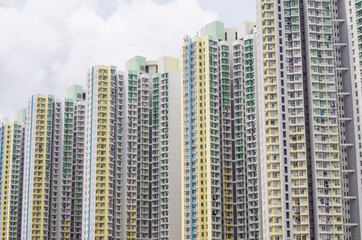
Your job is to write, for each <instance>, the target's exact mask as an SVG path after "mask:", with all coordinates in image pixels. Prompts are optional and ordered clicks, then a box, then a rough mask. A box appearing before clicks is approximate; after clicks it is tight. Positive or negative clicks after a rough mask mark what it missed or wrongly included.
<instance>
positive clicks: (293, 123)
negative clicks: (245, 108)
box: [257, 0, 360, 239]
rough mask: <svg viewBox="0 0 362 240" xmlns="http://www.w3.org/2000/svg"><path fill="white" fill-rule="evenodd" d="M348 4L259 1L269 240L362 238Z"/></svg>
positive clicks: (263, 160) (263, 162) (264, 182)
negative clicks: (358, 219)
mask: <svg viewBox="0 0 362 240" xmlns="http://www.w3.org/2000/svg"><path fill="white" fill-rule="evenodd" d="M345 4H347V1H334V0H331V1H279V0H278V1H276V0H275V1H274V0H263V1H257V19H258V22H257V26H258V33H259V38H258V45H257V48H258V49H257V51H258V53H259V54H258V56H257V57H258V61H259V62H260V64H259V66H260V67H261V69H260V71H259V73H260V74H259V76H258V82H259V86H260V87H259V88H258V94H259V96H258V99H260V100H261V101H260V108H261V110H262V114H260V116H261V119H260V121H259V123H260V143H261V145H260V151H261V156H260V157H261V166H263V168H262V169H261V170H262V172H263V173H265V174H264V175H263V177H262V178H261V182H262V184H261V185H262V194H263V199H266V200H265V201H263V204H262V206H261V210H262V211H263V214H262V217H263V219H262V222H263V231H262V232H263V238H267V239H284V238H286V239H350V238H351V237H352V239H359V238H360V233H358V235H355V234H357V231H355V230H353V229H354V228H358V226H356V224H355V223H354V222H353V221H355V220H353V217H352V218H351V216H353V215H354V214H355V213H352V214H350V212H353V211H354V210H353V209H350V210H348V209H349V206H351V207H352V204H353V203H355V201H356V200H357V199H356V195H355V194H356V191H355V190H356V188H357V186H352V187H351V184H353V183H355V181H356V178H355V175H354V174H355V171H354V170H353V168H354V167H355V166H356V150H355V148H356V144H355V136H354V135H355V131H354V129H355V128H356V127H357V123H356V125H353V124H354V123H353V122H354V121H351V120H352V119H354V118H355V117H354V115H355V110H354V109H353V107H352V106H353V105H354V102H353V99H354V98H355V97H354V95H355V93H354V88H355V85H354V81H352V78H351V77H352V76H353V75H352V73H351V70H352V68H351V66H350V54H349V50H348V47H349V43H348V34H347V32H348V28H347V25H346V24H345V20H346V11H345ZM351 163H352V164H351ZM351 178H354V182H349V179H351ZM349 187H350V188H349ZM351 189H353V191H352V190H351ZM359 191H360V190H359ZM357 201H358V200H357ZM350 204H351V205H350ZM354 206H358V204H354ZM346 209H347V210H346ZM359 211H360V210H359ZM355 216H356V215H355ZM351 220H352V222H351ZM351 234H352V235H351Z"/></svg>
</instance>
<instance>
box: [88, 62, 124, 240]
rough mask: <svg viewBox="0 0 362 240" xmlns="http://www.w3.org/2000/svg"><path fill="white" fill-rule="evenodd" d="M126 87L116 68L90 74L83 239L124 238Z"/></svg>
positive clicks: (111, 67)
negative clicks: (123, 175) (122, 183)
mask: <svg viewBox="0 0 362 240" xmlns="http://www.w3.org/2000/svg"><path fill="white" fill-rule="evenodd" d="M122 83H123V81H122V76H121V75H119V74H118V73H117V72H116V67H114V66H103V65H99V66H94V67H92V68H91V69H90V70H89V71H88V79H87V88H86V118H85V139H84V141H85V143H84V144H85V148H84V151H85V153H84V154H85V155H84V164H83V171H84V175H83V206H82V208H83V209H82V239H109V238H114V239H116V238H120V234H121V226H120V223H121V177H122V175H121V170H122V169H121V167H122V165H121V163H122V158H121V157H120V154H121V151H122V138H121V131H122V129H121V126H122V124H121V123H122V111H123V105H122V87H123V86H122Z"/></svg>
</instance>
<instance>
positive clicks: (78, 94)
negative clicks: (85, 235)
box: [64, 85, 85, 239]
mask: <svg viewBox="0 0 362 240" xmlns="http://www.w3.org/2000/svg"><path fill="white" fill-rule="evenodd" d="M67 99H68V101H69V100H70V99H72V100H71V102H73V104H74V105H73V108H74V109H73V113H72V114H71V113H68V114H69V115H70V116H71V115H73V118H69V120H68V121H69V122H71V121H73V122H72V124H73V131H72V137H73V140H72V152H69V151H68V152H69V153H70V156H71V159H72V163H71V167H72V178H71V184H72V185H71V207H70V239H81V234H82V206H83V164H84V138H85V134H84V132H85V92H84V90H83V87H81V86H78V85H74V86H72V87H70V88H68V94H67ZM70 116H68V117H70ZM64 124H66V123H64ZM70 132H71V130H68V138H70ZM64 133H65V131H64ZM69 147H70V146H68V148H69ZM68 165H69V163H68ZM68 169H69V168H68ZM68 211H69V210H68Z"/></svg>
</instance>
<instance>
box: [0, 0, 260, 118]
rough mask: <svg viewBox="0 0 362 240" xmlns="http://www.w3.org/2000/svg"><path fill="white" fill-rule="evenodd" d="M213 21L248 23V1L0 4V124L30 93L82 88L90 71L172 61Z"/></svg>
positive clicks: (34, 0) (2, 0)
mask: <svg viewBox="0 0 362 240" xmlns="http://www.w3.org/2000/svg"><path fill="white" fill-rule="evenodd" d="M213 20H219V21H222V22H224V23H225V26H226V27H232V26H236V24H237V23H238V22H240V21H242V20H252V21H255V0H0V120H1V119H3V118H5V117H10V120H11V119H12V118H13V117H14V115H15V112H16V111H17V110H18V109H21V108H24V107H26V105H27V101H28V98H29V97H30V96H31V95H32V94H37V93H43V94H53V95H55V97H56V98H63V97H64V95H65V91H66V89H67V87H68V86H71V85H73V84H80V85H83V86H84V85H85V76H86V71H87V69H88V67H90V66H92V65H94V64H107V65H108V64H112V65H116V66H117V67H118V68H120V69H121V70H124V66H125V62H126V61H127V59H129V58H131V57H133V56H135V55H142V56H145V57H146V58H147V59H156V58H157V57H159V56H163V55H168V56H175V57H179V55H180V46H181V44H182V39H183V37H184V36H185V35H186V34H188V35H191V36H193V35H195V34H196V32H197V31H198V30H199V29H200V27H202V26H203V25H204V24H206V23H208V22H211V21H213Z"/></svg>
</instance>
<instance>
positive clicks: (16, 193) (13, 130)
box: [0, 121, 24, 240]
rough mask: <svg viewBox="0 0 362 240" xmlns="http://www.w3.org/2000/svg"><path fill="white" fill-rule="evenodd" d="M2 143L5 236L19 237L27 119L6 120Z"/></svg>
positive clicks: (0, 232)
mask: <svg viewBox="0 0 362 240" xmlns="http://www.w3.org/2000/svg"><path fill="white" fill-rule="evenodd" d="M0 138H1V140H0V142H1V149H2V151H1V154H2V155H1V157H0V159H1V162H2V173H1V175H2V181H1V219H0V226H1V227H0V236H1V238H2V239H14V240H15V239H20V231H19V230H20V229H21V212H22V207H21V205H22V179H23V171H22V169H23V168H22V166H23V159H24V149H23V146H24V122H17V121H13V122H6V123H4V124H3V125H2V127H1V129H0Z"/></svg>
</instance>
